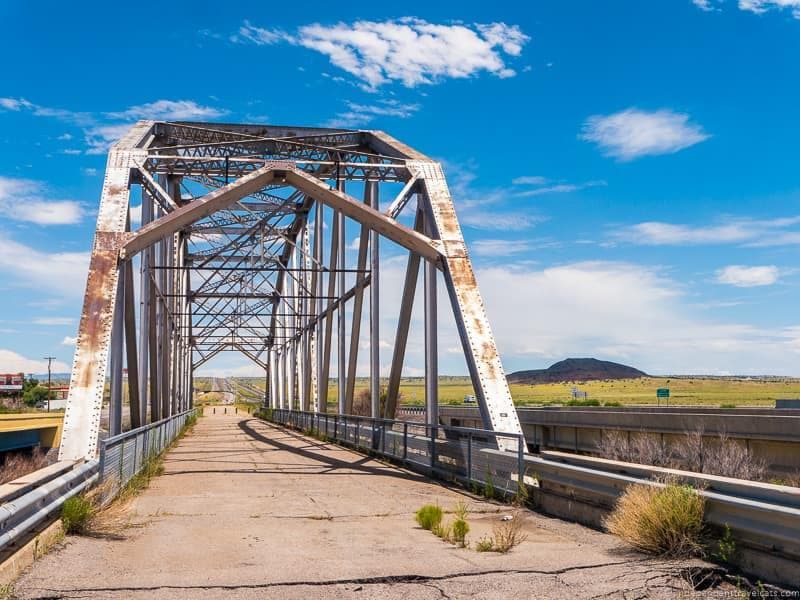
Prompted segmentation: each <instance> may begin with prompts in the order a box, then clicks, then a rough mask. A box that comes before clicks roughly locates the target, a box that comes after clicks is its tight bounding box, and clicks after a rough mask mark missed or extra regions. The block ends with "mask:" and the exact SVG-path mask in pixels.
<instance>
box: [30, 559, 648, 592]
mask: <svg viewBox="0 0 800 600" xmlns="http://www.w3.org/2000/svg"><path fill="white" fill-rule="evenodd" d="M647 563H654V564H655V561H653V560H652V559H642V560H638V561H633V564H647ZM630 564H632V561H630V560H624V561H614V562H605V563H599V564H591V565H576V566H572V567H563V568H561V569H552V570H542V569H486V570H482V571H465V572H461V573H451V574H448V575H417V574H408V575H384V576H376V577H356V578H350V579H327V580H319V581H275V582H270V583H243V584H208V585H153V586H117V587H91V588H89V587H87V588H72V589H61V590H55V589H52V588H40V589H41V590H43V591H47V592H51V593H52V592H55V593H60V594H62V595H61V596H40V597H39V598H38V600H45V599H46V600H50V599H51V598H65V596H64V595H63V594H65V593H67V594H68V593H73V592H74V593H80V592H147V591H158V590H231V591H232V590H244V589H253V590H258V589H268V588H276V587H300V586H310V587H327V586H333V585H382V584H386V585H396V584H403V583H417V584H431V585H432V583H433V582H436V581H449V580H453V579H460V578H466V577H481V576H484V575H547V576H557V575H562V574H564V573H570V572H572V571H585V570H591V569H601V568H605V567H615V566H620V565H630ZM440 591H441V590H440ZM442 594H444V592H442ZM445 597H446V596H445Z"/></svg>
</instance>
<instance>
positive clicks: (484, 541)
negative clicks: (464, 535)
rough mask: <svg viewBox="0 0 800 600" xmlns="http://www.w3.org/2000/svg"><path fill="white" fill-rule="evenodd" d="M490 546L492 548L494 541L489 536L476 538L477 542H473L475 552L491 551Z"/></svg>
mask: <svg viewBox="0 0 800 600" xmlns="http://www.w3.org/2000/svg"><path fill="white" fill-rule="evenodd" d="M492 548H494V541H493V540H492V538H490V537H482V538H481V539H480V540H478V543H477V544H475V551H476V552H491V551H492Z"/></svg>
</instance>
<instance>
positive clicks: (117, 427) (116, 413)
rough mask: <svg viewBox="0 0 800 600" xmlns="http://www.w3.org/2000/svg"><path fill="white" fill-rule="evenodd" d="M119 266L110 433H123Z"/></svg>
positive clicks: (122, 308)
mask: <svg viewBox="0 0 800 600" xmlns="http://www.w3.org/2000/svg"><path fill="white" fill-rule="evenodd" d="M124 268H125V267H124V266H123V265H120V266H119V271H120V273H119V275H118V280H117V281H118V283H117V299H116V303H115V306H116V308H115V310H114V324H113V326H112V329H111V401H110V403H109V406H108V433H109V435H111V436H114V435H118V434H119V433H121V432H122V362H123V359H122V354H123V347H124V342H125V271H124Z"/></svg>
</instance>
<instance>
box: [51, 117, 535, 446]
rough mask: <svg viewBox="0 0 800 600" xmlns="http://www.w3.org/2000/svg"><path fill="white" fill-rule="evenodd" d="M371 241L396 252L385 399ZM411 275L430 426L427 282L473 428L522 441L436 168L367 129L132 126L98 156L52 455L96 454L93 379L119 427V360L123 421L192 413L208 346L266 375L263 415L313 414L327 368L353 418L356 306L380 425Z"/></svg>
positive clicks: (433, 322) (399, 360)
mask: <svg viewBox="0 0 800 600" xmlns="http://www.w3.org/2000/svg"><path fill="white" fill-rule="evenodd" d="M133 190H136V191H137V193H138V194H140V195H141V219H140V220H139V224H138V227H136V228H133V225H135V224H136V220H134V219H132V218H131V194H132V193H133ZM348 225H350V228H351V231H356V229H357V230H358V238H357V248H356V252H357V259H356V261H355V264H347V262H346V261H347V253H346V250H347V247H348V242H347V239H348V238H347V230H348ZM351 235H352V234H351ZM381 239H384V240H388V241H390V242H392V243H394V244H397V245H399V246H400V247H401V248H403V249H404V250H405V251H407V253H408V259H407V267H406V274H405V283H404V287H403V290H402V295H401V298H400V311H399V315H398V316H397V325H396V331H394V332H393V333H394V336H395V337H394V348H393V354H392V361H391V364H390V365H389V378H388V386H387V390H386V400H385V402H383V403H381V400H380V398H381V394H382V392H381V388H380V379H379V375H380V368H381V365H380V354H379V349H380V337H379V333H380V332H379V327H380V314H379V310H378V305H379V299H380V255H379V249H380V248H379V247H380V244H381ZM420 267H422V270H423V282H424V286H423V287H424V290H423V296H424V298H423V300H424V302H423V305H424V307H425V319H424V320H425V378H426V385H425V395H426V402H427V418H428V420H429V422H438V413H437V402H438V398H437V376H438V374H437V363H438V361H437V353H438V349H437V318H436V315H437V306H436V299H437V293H436V290H437V281H438V280H439V279H441V280H443V282H444V284H445V286H446V289H447V293H448V297H449V301H450V306H451V309H452V312H453V315H454V318H455V323H456V326H457V329H458V333H459V336H460V339H461V343H462V348H463V352H464V356H465V359H466V363H467V367H468V369H469V372H470V376H471V379H472V383H473V386H474V388H475V391H476V396H477V399H478V404H479V406H480V408H481V416H482V419H483V422H484V426H485V427H486V428H487V429H493V430H495V431H502V432H507V433H512V434H516V433H521V431H522V430H521V427H520V424H519V420H518V418H517V414H516V411H515V410H514V406H513V403H512V400H511V394H510V391H509V388H508V383H507V382H506V378H505V374H504V371H503V367H502V365H501V362H500V357H499V355H498V352H497V347H496V345H495V341H494V337H493V335H492V331H491V329H490V327H489V322H488V319H487V317H486V313H485V310H484V307H483V302H482V299H481V296H480V293H479V290H478V286H477V282H476V280H475V276H474V274H473V270H472V265H471V263H470V259H469V254H468V252H467V248H466V245H465V243H464V239H463V236H462V234H461V229H460V227H459V224H458V220H457V218H456V213H455V209H454V206H453V201H452V199H451V197H450V192H449V190H448V187H447V183H446V181H445V177H444V174H443V172H442V168H441V166H440V165H439V164H438V163H436V162H434V161H432V160H430V159H429V158H427V157H426V156H424V155H423V154H420V153H419V152H417V151H416V150H414V149H412V148H410V147H408V146H406V145H405V144H402V143H401V142H399V141H397V140H395V139H393V138H392V137H390V136H389V135H387V134H385V133H383V132H380V131H352V130H344V129H319V128H307V127H275V126H268V125H241V124H217V123H186V122H155V121H140V122H139V123H137V124H136V125H134V126H132V127H131V129H130V130H129V131H128V132H127V134H126V135H125V136H123V137H122V139H120V140H119V142H117V143H116V144H115V145H114V146H113V147H112V148H111V150H110V152H109V155H108V162H107V166H106V173H105V180H104V183H103V191H102V197H101V201H100V210H99V214H98V217H97V229H96V232H95V238H94V244H93V248H92V254H91V261H90V265H89V274H88V280H87V284H86V294H85V298H84V304H83V313H82V315H81V320H80V329H79V334H78V341H77V345H76V349H75V358H74V362H73V368H72V375H71V381H70V391H69V398H68V402H67V409H66V414H65V418H64V434H63V439H62V444H61V449H60V457H61V458H62V459H80V458H90V457H94V455H95V454H96V451H97V442H98V434H99V431H100V418H101V411H102V406H103V396H104V392H105V388H106V380H107V378H109V380H110V394H111V401H110V404H109V433H110V435H115V434H117V433H119V432H120V431H121V429H122V421H123V408H124V406H125V404H124V402H123V395H124V394H123V392H124V386H123V379H124V370H123V369H124V367H126V368H127V383H128V386H127V389H128V393H127V397H128V399H129V403H128V405H127V406H128V410H129V413H130V414H129V417H130V422H131V426H132V427H138V426H140V425H143V424H145V423H146V422H148V421H157V420H159V419H162V418H165V417H168V416H170V415H173V414H177V413H179V412H181V411H183V410H185V409H186V408H189V407H191V405H192V389H193V373H194V370H195V369H197V368H199V367H201V366H202V365H204V364H206V363H207V362H208V361H209V360H211V359H213V358H214V357H215V356H217V355H219V354H220V353H223V352H230V351H235V352H240V353H241V354H243V355H244V356H246V357H247V358H248V359H250V360H251V361H253V363H255V364H256V365H258V366H259V367H260V368H262V369H264V373H265V385H266V393H265V400H264V401H265V403H267V404H268V405H270V406H272V407H275V408H296V409H300V410H314V411H320V412H325V411H327V410H328V387H329V386H328V382H329V381H331V378H332V377H334V378H335V379H336V382H337V386H338V405H337V411H338V412H339V413H342V414H349V413H351V412H352V411H353V402H354V393H355V379H356V367H357V365H358V354H359V350H360V345H361V344H360V339H361V321H362V312H363V309H364V304H365V301H366V302H367V303H368V306H369V325H368V327H369V331H368V335H367V336H366V337H367V338H368V341H369V343H368V344H367V345H366V346H367V352H368V355H369V356H368V358H369V360H368V364H369V372H370V378H369V380H370V389H369V396H370V416H372V417H383V418H392V417H393V416H394V414H395V410H396V408H397V399H398V393H399V386H400V376H401V373H402V369H403V363H404V358H405V353H406V346H407V342H408V336H409V328H410V323H411V313H412V306H413V304H414V297H415V295H416V287H417V279H418V277H419V271H420ZM136 280H138V285H134V284H135V283H136V282H137V281H136ZM348 321H349V323H348ZM334 325H335V327H334ZM334 329H335V332H334ZM348 332H349V335H347V334H348ZM390 333H391V332H390ZM384 335H385V336H386V332H385V334H384ZM334 340H335V341H336V345H335V346H333V342H334ZM333 348H335V356H336V360H333V361H332V360H331V359H332V354H333V352H332V350H333ZM332 364H335V366H336V372H335V373H331V366H332ZM109 376H110V377H109Z"/></svg>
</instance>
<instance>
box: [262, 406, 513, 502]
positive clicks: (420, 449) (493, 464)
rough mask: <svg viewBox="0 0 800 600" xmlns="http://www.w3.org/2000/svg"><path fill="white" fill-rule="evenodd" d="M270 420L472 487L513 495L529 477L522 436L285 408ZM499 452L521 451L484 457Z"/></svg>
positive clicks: (277, 410)
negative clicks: (521, 480) (521, 477)
mask: <svg viewBox="0 0 800 600" xmlns="http://www.w3.org/2000/svg"><path fill="white" fill-rule="evenodd" d="M269 414H270V413H269V412H267V415H269ZM268 418H269V417H268ZM269 420H271V421H274V422H275V423H278V424H281V425H286V426H289V427H294V428H295V429H300V430H302V431H308V432H311V433H316V434H318V435H322V436H325V437H326V438H327V439H330V440H334V441H337V442H340V443H342V444H344V445H347V446H351V447H353V448H355V449H358V450H364V451H367V452H371V453H374V454H377V455H379V456H385V457H387V458H391V459H393V460H395V461H400V462H402V463H403V464H405V465H407V466H409V467H410V468H412V469H416V470H422V471H423V472H426V473H430V474H434V475H436V476H438V477H442V478H444V479H449V480H453V481H458V482H460V483H463V484H465V485H467V486H470V487H471V486H472V485H474V484H477V485H480V486H484V487H488V486H491V487H492V488H494V489H495V490H498V491H503V492H506V493H509V494H514V493H516V492H517V480H518V477H519V473H523V472H524V457H525V439H524V438H523V436H522V435H521V434H513V433H498V432H496V431H489V430H485V429H468V428H464V427H444V426H438V427H437V426H430V425H425V424H422V423H410V422H408V421H394V420H390V419H372V418H370V417H359V416H355V415H338V414H327V413H312V412H303V411H293V410H286V409H273V410H272V411H271V418H270V419H269ZM499 447H513V448H515V449H516V451H503V453H504V455H507V456H509V457H512V458H511V460H510V461H492V460H489V455H487V454H486V453H485V452H483V451H484V450H487V449H497V448H499Z"/></svg>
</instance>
